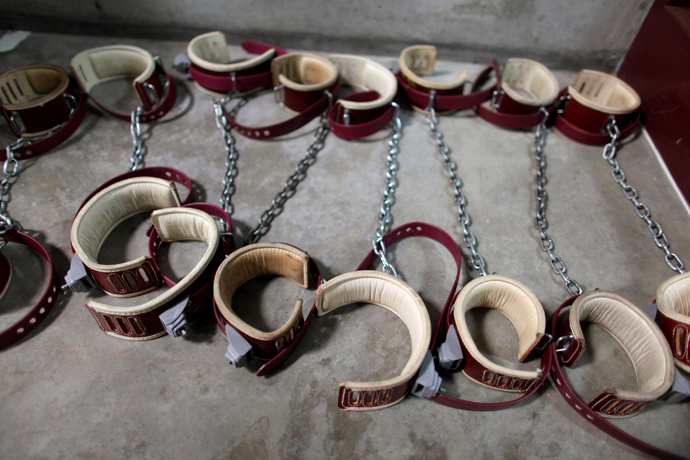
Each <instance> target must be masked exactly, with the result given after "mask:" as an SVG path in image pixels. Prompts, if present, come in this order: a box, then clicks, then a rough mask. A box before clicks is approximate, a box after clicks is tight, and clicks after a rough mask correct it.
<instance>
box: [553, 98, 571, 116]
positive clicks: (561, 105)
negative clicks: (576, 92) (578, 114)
mask: <svg viewBox="0 0 690 460" xmlns="http://www.w3.org/2000/svg"><path fill="white" fill-rule="evenodd" d="M570 99H571V97H570V94H568V95H566V96H561V97H560V98H558V103H556V111H557V112H558V113H560V114H562V113H563V112H565V109H566V108H567V107H568V102H570Z"/></svg>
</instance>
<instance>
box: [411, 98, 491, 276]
mask: <svg viewBox="0 0 690 460" xmlns="http://www.w3.org/2000/svg"><path fill="white" fill-rule="evenodd" d="M435 99H436V92H435V91H432V92H431V93H430V97H429V104H428V105H427V107H426V108H425V109H424V116H425V118H426V122H427V124H428V125H429V129H430V131H431V135H432V136H434V141H436V148H437V150H438V151H439V153H440V154H441V155H442V156H443V163H444V165H445V166H446V169H447V170H448V174H449V175H450V185H451V187H453V195H454V200H455V204H456V205H457V207H458V222H460V226H461V227H462V242H463V243H464V244H465V247H467V249H469V250H470V252H471V257H470V263H471V264H472V267H474V269H475V270H477V272H479V275H480V276H484V275H486V274H487V271H486V261H485V260H484V257H482V255H481V254H480V253H479V251H477V246H478V243H477V238H476V237H475V236H474V233H472V230H471V228H470V226H471V225H472V219H471V218H470V215H469V213H468V212H467V198H465V194H464V193H463V191H462V185H463V183H462V179H460V176H458V169H457V165H456V164H455V160H453V159H452V158H451V156H450V154H451V150H450V147H448V144H447V143H446V141H445V139H444V138H443V133H442V132H441V130H440V129H439V126H438V119H437V118H436V111H435V110H434V100H435Z"/></svg>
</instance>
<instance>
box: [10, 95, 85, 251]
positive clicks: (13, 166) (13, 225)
mask: <svg viewBox="0 0 690 460" xmlns="http://www.w3.org/2000/svg"><path fill="white" fill-rule="evenodd" d="M75 110H76V104H71V105H70V112H69V114H68V115H67V118H68V119H69V118H72V115H74V111H75ZM60 128H62V124H59V125H56V126H53V127H52V128H51V129H50V130H49V131H48V132H47V133H45V134H43V135H42V136H38V137H32V138H26V137H20V138H19V139H17V140H16V141H14V142H13V143H11V144H10V145H8V146H7V147H5V156H6V158H5V163H4V164H3V165H2V172H3V174H4V176H3V178H2V180H0V236H2V240H1V241H0V249H2V248H3V247H5V245H6V244H7V237H6V236H5V234H6V233H7V232H9V231H12V230H22V226H21V224H20V223H19V222H17V221H16V220H14V219H12V218H11V217H10V216H9V214H8V213H7V206H8V205H9V203H10V200H11V199H12V195H11V193H10V190H11V189H12V185H14V183H15V182H16V177H17V176H18V175H19V161H17V159H16V158H15V156H14V152H15V151H16V150H17V149H20V148H22V147H24V146H25V145H31V144H33V143H34V142H37V141H40V140H43V139H45V138H47V137H49V136H52V135H53V134H55V133H56V132H57V131H58V130H59V129H60Z"/></svg>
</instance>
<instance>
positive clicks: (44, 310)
mask: <svg viewBox="0 0 690 460" xmlns="http://www.w3.org/2000/svg"><path fill="white" fill-rule="evenodd" d="M45 312H46V309H45V308H43V307H41V309H40V310H38V313H40V314H41V315H42V314H43V313H45Z"/></svg>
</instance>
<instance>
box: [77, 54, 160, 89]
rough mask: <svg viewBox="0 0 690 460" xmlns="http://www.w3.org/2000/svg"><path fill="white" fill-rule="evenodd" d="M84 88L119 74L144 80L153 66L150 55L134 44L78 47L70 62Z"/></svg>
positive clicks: (123, 76) (122, 76)
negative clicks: (79, 51)
mask: <svg viewBox="0 0 690 460" xmlns="http://www.w3.org/2000/svg"><path fill="white" fill-rule="evenodd" d="M70 66H71V67H72V70H73V71H74V75H75V76H76V77H77V79H78V80H79V82H80V83H81V86H82V88H83V89H84V91H85V92H87V93H88V92H89V91H91V88H93V87H94V86H96V85H98V84H100V83H103V82H106V81H110V80H116V79H119V78H132V79H134V83H144V82H145V81H146V80H148V79H149V78H150V77H151V75H153V71H154V70H155V68H156V63H155V62H154V60H153V56H151V53H149V52H148V51H146V50H143V49H141V48H137V47H136V46H126V45H113V46H103V47H100V48H93V49H90V50H86V51H82V52H81V53H79V54H77V55H76V56H74V57H73V58H72V62H71V64H70Z"/></svg>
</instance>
